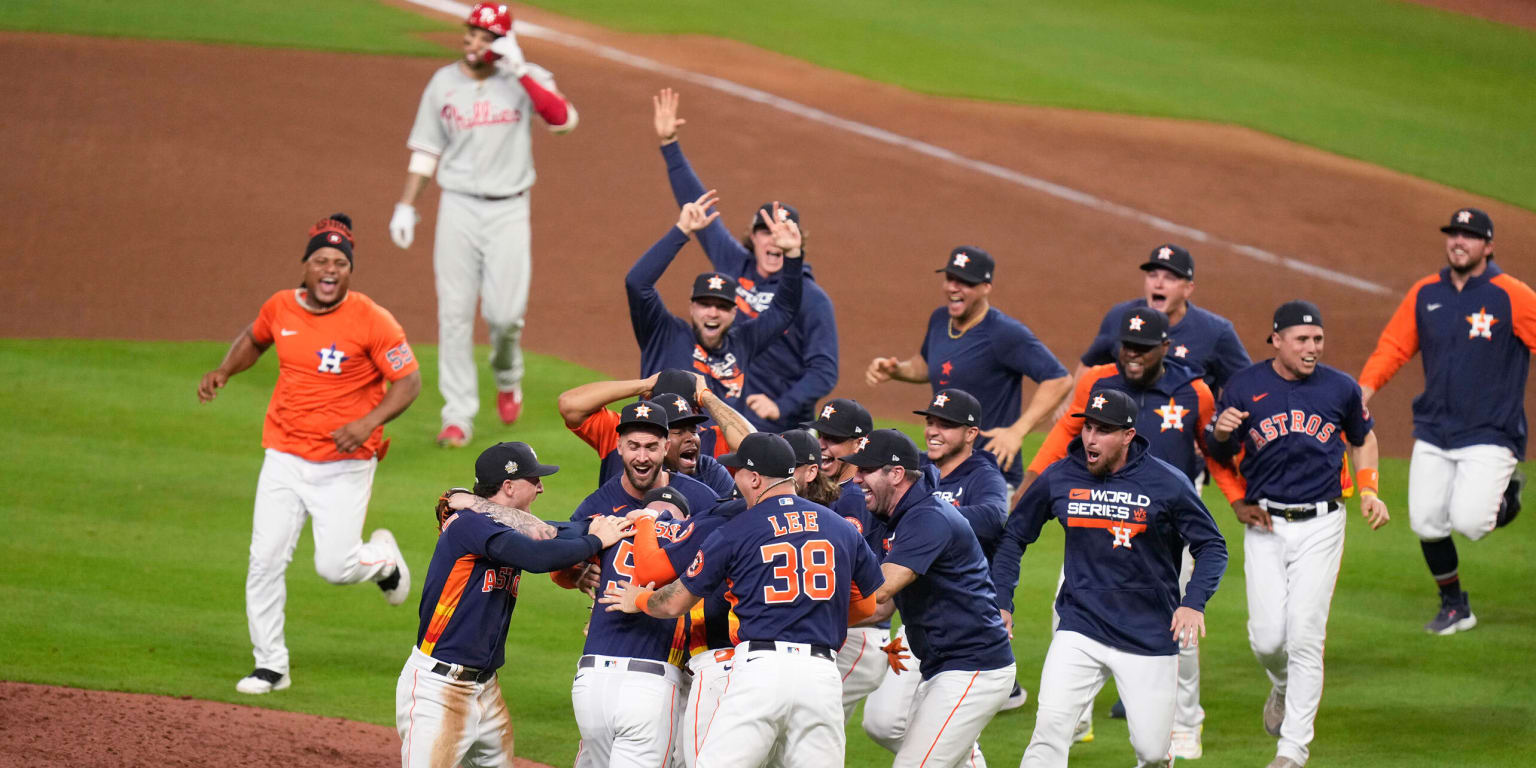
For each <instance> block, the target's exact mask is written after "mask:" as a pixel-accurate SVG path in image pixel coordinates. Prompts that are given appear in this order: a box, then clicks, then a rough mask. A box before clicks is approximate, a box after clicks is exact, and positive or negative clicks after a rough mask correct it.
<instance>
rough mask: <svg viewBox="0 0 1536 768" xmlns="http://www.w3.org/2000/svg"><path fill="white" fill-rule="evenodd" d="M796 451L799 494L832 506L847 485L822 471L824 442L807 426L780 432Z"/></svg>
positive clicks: (796, 475) (797, 491)
mask: <svg viewBox="0 0 1536 768" xmlns="http://www.w3.org/2000/svg"><path fill="white" fill-rule="evenodd" d="M779 437H782V438H784V442H786V443H789V447H790V448H792V449H794V451H795V494H796V495H798V496H800V497H801V498H804V499H806V500H808V501H814V502H816V503H817V504H820V505H822V506H823V507H828V508H831V507H833V506H835V505H836V504H837V502H838V501H839V500H840V499H842V496H843V488H842V486H841V485H839V484H838V482H837V481H836V480H834V479H832V478H830V477H827V476H826V475H823V474H822V473H821V443H820V441H818V440H817V438H816V436H815V435H813V434H811V432H810V430H806V429H791V430H788V431H786V432H781V433H779Z"/></svg>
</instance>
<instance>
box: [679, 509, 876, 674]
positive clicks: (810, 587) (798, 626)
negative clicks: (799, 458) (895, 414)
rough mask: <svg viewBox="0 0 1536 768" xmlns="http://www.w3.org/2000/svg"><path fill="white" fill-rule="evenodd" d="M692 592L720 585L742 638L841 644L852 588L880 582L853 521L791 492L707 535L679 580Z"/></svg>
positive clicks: (870, 589) (866, 590)
mask: <svg viewBox="0 0 1536 768" xmlns="http://www.w3.org/2000/svg"><path fill="white" fill-rule="evenodd" d="M679 578H680V579H681V580H682V582H683V586H685V587H687V588H688V591H689V592H692V593H693V594H695V595H708V594H711V593H713V592H714V591H715V589H716V588H717V587H719V586H720V585H721V584H725V585H726V590H727V591H726V599H727V600H729V601H730V602H731V603H732V604H733V605H734V610H735V611H736V617H737V618H738V619H739V620H740V622H741V625H740V628H739V630H738V632H737V636H738V637H739V638H740V639H741V640H743V641H746V640H782V641H785V642H792V643H811V644H814V645H824V646H827V647H830V648H838V647H841V646H842V644H843V641H844V640H845V639H847V637H848V603H849V598H850V596H851V594H852V588H853V587H857V588H858V590H859V593H860V594H861V595H866V596H867V595H872V594H874V592H875V590H876V589H879V588H880V585H881V584H883V583H884V582H885V579H884V578H883V577H881V575H880V568H879V566H878V565H877V564H876V562H875V555H874V553H873V552H871V551H870V549H869V545H868V544H866V543H864V539H863V537H862V536H860V534H859V532H858V530H857V529H856V528H854V526H853V524H852V523H849V522H848V521H847V520H844V519H843V518H842V517H841V516H839V515H838V514H837V513H835V512H833V511H832V510H830V509H827V508H826V507H823V506H821V505H820V504H816V503H814V502H811V501H807V500H805V499H802V498H800V497H799V496H794V495H784V496H772V497H769V498H768V499H765V500H763V501H762V502H760V503H758V504H756V505H754V506H752V507H749V508H747V510H746V511H744V512H742V513H740V514H738V515H737V516H736V517H735V518H733V519H732V520H731V521H730V522H729V523H726V524H725V525H723V526H721V527H720V529H719V530H717V531H715V532H714V533H712V534H710V536H709V538H707V539H705V540H704V545H703V546H702V547H700V548H699V552H698V554H697V555H695V556H694V559H693V563H692V564H691V565H689V566H688V569H687V570H686V571H684V573H683V574H682V576H680V577H679Z"/></svg>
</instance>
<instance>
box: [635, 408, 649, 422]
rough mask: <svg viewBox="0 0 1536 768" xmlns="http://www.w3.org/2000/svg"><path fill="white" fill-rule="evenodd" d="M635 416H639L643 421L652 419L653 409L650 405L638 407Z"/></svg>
mask: <svg viewBox="0 0 1536 768" xmlns="http://www.w3.org/2000/svg"><path fill="white" fill-rule="evenodd" d="M635 415H636V416H639V417H640V418H642V419H647V418H650V416H651V407H650V406H649V405H641V406H637V407H636V408H635Z"/></svg>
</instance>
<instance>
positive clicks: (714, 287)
mask: <svg viewBox="0 0 1536 768" xmlns="http://www.w3.org/2000/svg"><path fill="white" fill-rule="evenodd" d="M724 287H725V278H723V277H721V276H719V275H711V276H710V278H709V289H710V290H711V291H718V290H720V289H721V288H724Z"/></svg>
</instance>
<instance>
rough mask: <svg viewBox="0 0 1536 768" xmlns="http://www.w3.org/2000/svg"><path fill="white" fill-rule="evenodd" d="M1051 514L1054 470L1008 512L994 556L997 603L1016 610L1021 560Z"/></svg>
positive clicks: (1047, 473)
mask: <svg viewBox="0 0 1536 768" xmlns="http://www.w3.org/2000/svg"><path fill="white" fill-rule="evenodd" d="M1050 514H1051V473H1050V472H1049V471H1046V472H1044V473H1042V474H1041V475H1040V477H1039V478H1037V479H1036V480H1035V482H1033V483H1031V484H1030V486H1029V490H1027V491H1025V492H1024V497H1023V498H1021V499H1019V503H1018V506H1015V507H1014V508H1013V511H1012V512H1010V513H1008V520H1007V521H1006V522H1004V523H1003V535H1002V536H1001V537H1000V538H999V539H998V541H997V552H996V553H995V554H993V556H992V590H993V591H994V592H995V593H996V594H997V607H998V608H1001V609H1003V610H1005V611H1010V612H1011V611H1013V590H1014V589H1015V588H1017V587H1018V586H1019V560H1020V559H1021V558H1023V557H1024V550H1025V549H1026V548H1028V547H1029V545H1030V544H1033V543H1035V540H1036V539H1039V538H1040V530H1041V529H1042V528H1044V527H1045V521H1046V520H1047V519H1048V518H1049V517H1050Z"/></svg>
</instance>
